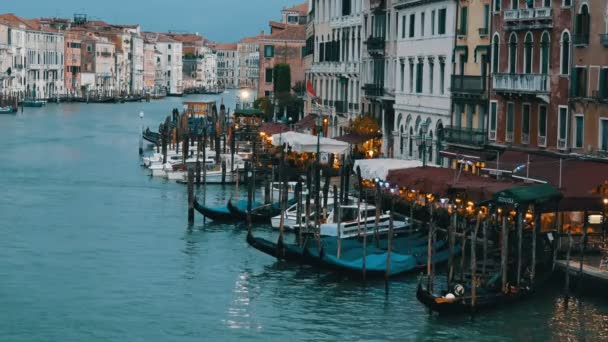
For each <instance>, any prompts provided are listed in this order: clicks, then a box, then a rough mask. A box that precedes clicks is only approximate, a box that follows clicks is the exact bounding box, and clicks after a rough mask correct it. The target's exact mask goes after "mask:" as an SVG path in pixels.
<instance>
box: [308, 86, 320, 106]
mask: <svg viewBox="0 0 608 342" xmlns="http://www.w3.org/2000/svg"><path fill="white" fill-rule="evenodd" d="M306 93H308V96H310V98H311V100H312V103H313V104H316V105H320V104H321V99H320V98H318V97H317V93H316V92H315V88H313V86H312V82H311V81H310V80H308V81H306Z"/></svg>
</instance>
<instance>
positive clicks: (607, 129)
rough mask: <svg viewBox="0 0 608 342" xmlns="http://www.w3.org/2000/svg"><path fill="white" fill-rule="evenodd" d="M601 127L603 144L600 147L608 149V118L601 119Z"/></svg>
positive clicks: (603, 149)
mask: <svg viewBox="0 0 608 342" xmlns="http://www.w3.org/2000/svg"><path fill="white" fill-rule="evenodd" d="M600 124H601V125H602V127H601V132H602V133H601V136H602V145H601V146H600V148H601V149H602V151H608V120H600Z"/></svg>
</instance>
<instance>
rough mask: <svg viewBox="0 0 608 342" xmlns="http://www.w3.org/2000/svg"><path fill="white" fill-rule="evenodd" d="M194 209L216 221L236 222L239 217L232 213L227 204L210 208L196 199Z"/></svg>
mask: <svg viewBox="0 0 608 342" xmlns="http://www.w3.org/2000/svg"><path fill="white" fill-rule="evenodd" d="M194 209H196V211H198V212H199V213H201V214H202V215H203V216H205V217H207V218H209V219H211V220H213V221H215V222H234V221H237V219H236V218H235V217H234V215H232V213H230V211H229V210H228V208H227V207H226V206H224V207H215V208H209V207H206V206H204V205H202V204H200V203H198V201H197V200H196V198H195V199H194Z"/></svg>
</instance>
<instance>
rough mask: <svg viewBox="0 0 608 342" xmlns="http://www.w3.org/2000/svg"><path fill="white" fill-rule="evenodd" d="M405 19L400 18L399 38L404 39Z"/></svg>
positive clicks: (403, 17)
mask: <svg viewBox="0 0 608 342" xmlns="http://www.w3.org/2000/svg"><path fill="white" fill-rule="evenodd" d="M405 18H407V17H406V16H402V17H401V38H405V29H406V26H405Z"/></svg>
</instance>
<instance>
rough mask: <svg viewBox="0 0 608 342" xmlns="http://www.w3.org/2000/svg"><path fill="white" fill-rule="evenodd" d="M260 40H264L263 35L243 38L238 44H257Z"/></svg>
mask: <svg viewBox="0 0 608 342" xmlns="http://www.w3.org/2000/svg"><path fill="white" fill-rule="evenodd" d="M262 38H264V35H262V34H260V35H257V36H253V37H245V38H243V39H241V40H239V43H257V42H258V41H259V40H260V39H262Z"/></svg>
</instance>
